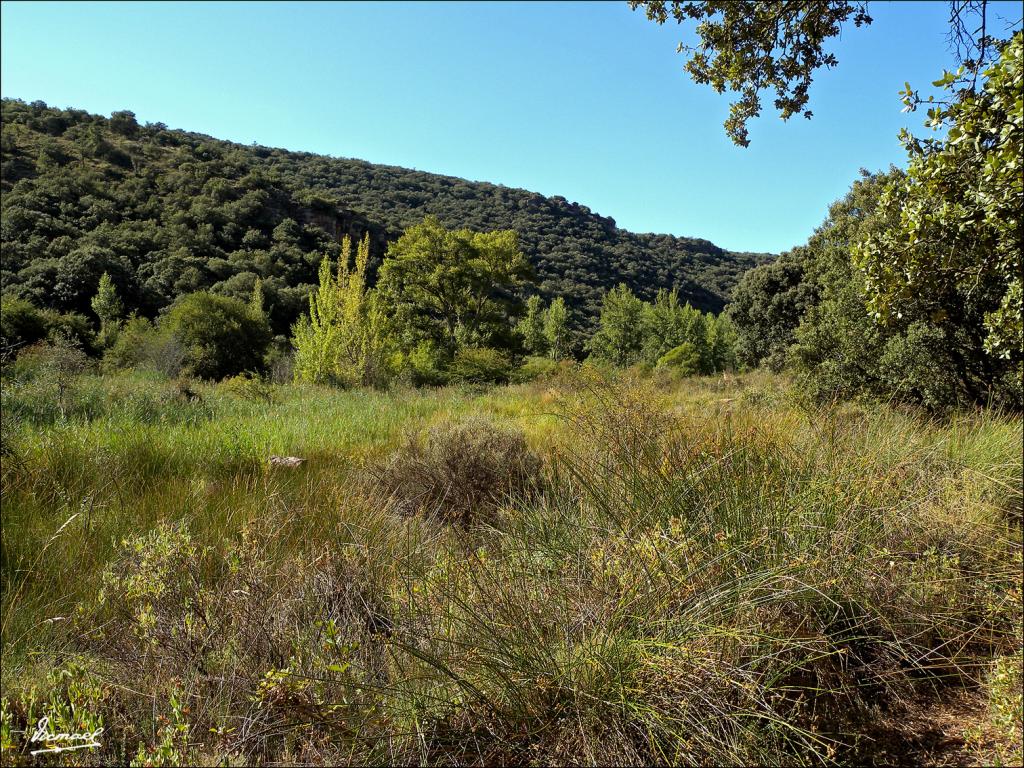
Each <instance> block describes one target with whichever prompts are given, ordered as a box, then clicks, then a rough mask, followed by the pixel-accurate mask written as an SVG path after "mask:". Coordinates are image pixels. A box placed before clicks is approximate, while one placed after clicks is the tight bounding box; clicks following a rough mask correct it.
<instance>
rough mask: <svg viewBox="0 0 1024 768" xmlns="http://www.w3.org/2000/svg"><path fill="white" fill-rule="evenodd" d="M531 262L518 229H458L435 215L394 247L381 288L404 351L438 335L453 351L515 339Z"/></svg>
mask: <svg viewBox="0 0 1024 768" xmlns="http://www.w3.org/2000/svg"><path fill="white" fill-rule="evenodd" d="M527 267H528V263H527V261H526V259H525V257H524V256H523V254H522V252H521V251H520V250H519V239H518V236H517V235H516V233H515V232H513V231H511V230H501V231H497V232H487V233H480V232H472V231H471V230H468V229H461V230H455V231H452V230H448V229H445V228H444V227H443V226H442V225H441V223H440V222H439V221H438V220H437V219H436V218H434V217H428V218H427V219H426V220H425V221H423V223H421V224H418V225H416V226H414V227H411V228H410V229H408V230H407V231H406V232H405V233H404V234H403V235H402V236H401V237H400V238H399V239H398V240H397V241H395V242H394V243H392V244H391V246H390V247H389V248H388V252H387V255H386V256H385V258H384V262H383V264H382V265H381V268H380V273H379V279H378V284H377V288H378V291H379V292H380V295H381V298H382V299H383V301H384V305H385V306H386V307H387V308H388V311H389V313H391V316H392V319H393V321H394V326H395V328H396V330H397V331H398V335H399V339H400V344H401V347H402V348H403V349H404V350H411V349H413V348H415V347H416V346H417V345H418V344H419V343H420V342H422V341H431V342H433V343H434V344H435V345H436V346H437V347H438V348H439V349H442V350H445V351H446V352H447V354H448V355H449V356H451V355H454V353H455V351H456V350H457V349H458V348H459V347H460V346H476V347H493V348H501V347H504V346H507V345H508V343H509V341H510V340H509V339H508V338H507V336H508V330H509V328H510V327H511V321H512V318H513V317H514V315H515V312H516V309H517V307H518V304H519V301H518V299H517V298H516V291H517V290H518V289H519V288H520V286H521V284H522V280H523V278H524V277H525V275H526V270H527Z"/></svg>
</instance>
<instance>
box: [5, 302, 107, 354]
mask: <svg viewBox="0 0 1024 768" xmlns="http://www.w3.org/2000/svg"><path fill="white" fill-rule="evenodd" d="M58 337H63V338H68V339H72V340H74V342H75V345H76V346H77V347H79V348H80V349H82V350H83V351H85V352H86V353H92V352H94V351H95V342H96V334H95V333H93V330H92V326H90V325H89V321H88V320H87V319H86V318H85V317H84V316H82V315H79V314H75V313H70V314H61V313H60V312H55V311H54V310H52V309H37V308H36V307H35V306H34V305H33V304H32V303H31V302H28V301H26V300H24V299H19V298H17V297H13V296H5V297H4V298H3V300H2V302H0V351H2V352H3V353H4V354H8V355H9V354H11V353H13V352H15V351H16V350H17V349H19V348H24V347H27V346H28V345H30V344H34V343H35V342H37V341H42V340H43V339H50V340H54V339H57V338H58Z"/></svg>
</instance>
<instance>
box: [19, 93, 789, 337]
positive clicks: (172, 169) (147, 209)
mask: <svg viewBox="0 0 1024 768" xmlns="http://www.w3.org/2000/svg"><path fill="white" fill-rule="evenodd" d="M2 120H3V132H2V174H0V189H2V207H3V227H2V249H3V250H2V254H3V258H2V264H0V283H2V289H3V291H4V292H5V293H14V294H17V295H22V296H25V297H26V298H29V299H31V300H32V301H34V302H35V303H37V304H39V305H41V306H50V307H53V308H55V309H60V310H63V311H79V312H88V310H89V299H90V298H91V296H92V295H93V293H94V291H95V287H96V283H97V282H98V280H99V276H100V275H101V274H102V273H103V272H104V271H107V272H110V274H111V275H112V277H113V278H114V281H115V283H116V284H117V286H118V289H119V291H120V292H121V293H122V295H123V296H124V297H125V300H126V303H127V305H128V307H129V309H131V310H136V311H139V312H140V313H142V314H148V315H153V314H155V313H156V312H157V311H159V310H160V309H161V308H162V307H164V306H166V305H168V304H169V303H171V302H172V301H173V300H174V299H175V298H176V297H177V296H178V295H180V294H182V293H186V292H190V291H194V290H203V289H211V290H213V291H215V292H218V293H223V294H226V295H237V296H242V297H244V296H248V295H249V294H250V293H251V291H252V286H253V284H254V282H255V280H256V277H257V276H259V277H260V278H262V280H263V285H264V291H265V293H266V295H267V298H268V303H269V305H270V306H271V318H272V321H273V324H274V326H275V329H276V330H277V331H278V332H281V333H285V332H287V329H288V327H289V326H290V324H291V323H292V322H293V321H294V320H295V318H296V317H297V316H298V313H299V312H301V311H302V310H303V308H304V306H305V296H306V295H307V294H308V291H309V289H310V286H311V285H312V284H313V283H314V282H315V281H316V269H317V266H318V264H319V261H320V259H321V257H322V254H324V253H331V254H332V255H333V254H336V253H337V250H338V246H337V243H338V241H339V240H340V238H341V237H343V236H344V235H346V234H350V235H353V236H356V237H359V236H361V235H362V234H363V233H364V232H367V231H369V232H370V233H371V236H372V240H373V249H372V250H373V254H374V259H375V261H377V262H379V259H380V258H381V256H382V255H383V251H384V249H385V247H386V244H387V243H388V242H389V241H390V240H392V239H394V238H396V237H397V236H398V235H400V234H401V232H402V231H403V230H404V229H405V228H407V227H408V226H410V225H412V224H415V223H417V222H419V221H421V220H422V219H423V217H424V216H426V215H428V214H431V215H434V216H437V217H438V218H439V219H440V220H441V222H442V223H443V224H445V225H446V226H448V227H468V228H470V229H474V230H481V231H484V230H493V229H514V230H516V231H517V232H518V233H519V236H520V241H521V243H522V248H523V251H524V253H525V254H526V255H527V256H528V257H529V259H530V263H531V264H532V265H533V268H534V271H535V274H536V279H537V289H538V290H539V292H540V293H541V294H542V295H543V296H544V298H545V299H546V300H550V299H551V298H553V297H555V296H562V297H564V298H565V300H566V301H567V303H568V304H569V305H570V307H571V308H572V309H573V310H574V313H575V320H576V323H575V324H576V325H577V327H580V328H583V327H588V326H591V325H592V324H593V322H594V320H595V319H596V317H597V313H598V310H599V306H600V299H601V294H602V293H603V292H604V291H605V290H607V289H608V288H610V287H613V286H614V285H616V284H618V283H620V282H624V283H626V284H627V285H629V286H630V288H632V290H633V291H634V292H635V293H636V294H637V295H639V296H641V297H643V298H651V297H652V296H653V295H654V294H655V293H656V292H657V290H658V289H660V288H673V287H675V288H678V289H679V291H680V294H681V296H682V297H683V298H684V299H685V300H688V301H690V302H691V303H692V304H693V305H694V306H696V307H699V308H700V309H703V310H710V311H716V312H717V311H719V310H720V309H721V308H722V307H723V306H724V304H725V301H726V299H727V296H728V292H729V290H730V289H731V288H732V286H733V285H734V284H735V283H736V281H737V279H738V277H739V275H740V274H741V273H742V272H744V271H745V270H747V269H749V268H750V267H752V266H755V265H756V264H758V263H762V262H763V261H765V260H767V259H769V258H771V257H770V256H769V255H767V254H750V253H734V252H729V251H726V250H724V249H722V248H719V247H718V246H716V245H714V244H713V243H711V242H709V241H707V240H702V239H696V238H685V237H675V236H672V235H657V234H636V233H632V232H628V231H626V230H623V229H620V228H619V227H617V226H616V224H615V220H614V219H612V218H609V217H603V216H599V215H597V214H595V213H593V212H592V211H591V210H590V209H589V208H587V207H586V206H584V205H579V204H577V203H571V202H569V201H568V200H566V199H565V198H564V197H559V196H555V197H545V196H543V195H540V194H537V193H534V192H529V191H527V190H522V189H512V188H509V187H504V186H500V185H495V184H490V183H487V182H471V181H466V180H464V179H460V178H456V177H451V176H441V175H438V174H432V173H425V172H422V171H413V170H409V169H406V168H399V167H396V166H390V165H377V164H374V163H369V162H366V161H362V160H352V159H344V158H333V157H326V156H323V155H316V154H312V153H308V152H292V151H287V150H283V149H271V148H268V147H262V146H256V145H253V146H246V145H242V144H237V143H233V142H228V141H222V140H219V139H214V138H211V137H209V136H204V135H202V134H197V133H189V132H186V131H180V130H170V129H168V128H167V127H166V126H165V125H163V124H161V123H156V124H147V125H145V126H141V125H139V124H138V123H137V122H136V120H135V116H134V115H133V114H132V113H131V112H115V113H113V114H112V115H111V117H110V118H106V117H102V116H99V115H93V114H90V113H88V112H85V111H82V110H76V109H66V110H60V109H55V108H50V107H47V106H46V105H45V104H44V103H42V102H32V103H31V104H26V103H25V102H23V101H19V100H13V99H4V100H3V105H2Z"/></svg>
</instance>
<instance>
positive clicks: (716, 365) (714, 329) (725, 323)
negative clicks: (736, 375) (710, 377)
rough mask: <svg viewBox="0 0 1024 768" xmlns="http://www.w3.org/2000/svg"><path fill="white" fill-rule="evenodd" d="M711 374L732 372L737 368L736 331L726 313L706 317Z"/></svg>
mask: <svg viewBox="0 0 1024 768" xmlns="http://www.w3.org/2000/svg"><path fill="white" fill-rule="evenodd" d="M705 324H706V327H707V350H708V358H709V366H708V367H709V369H710V370H709V371H708V372H709V373H716V372H718V371H727V370H732V369H734V368H735V367H736V329H735V328H734V327H733V324H732V321H731V320H729V316H728V315H726V314H725V313H724V312H723V313H722V314H720V315H718V316H717V317H715V316H713V315H707V316H706V317H705Z"/></svg>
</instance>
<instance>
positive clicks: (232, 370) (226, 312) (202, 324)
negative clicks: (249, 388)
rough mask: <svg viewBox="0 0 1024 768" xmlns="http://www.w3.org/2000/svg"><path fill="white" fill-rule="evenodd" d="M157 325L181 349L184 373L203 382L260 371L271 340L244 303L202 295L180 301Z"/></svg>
mask: <svg viewBox="0 0 1024 768" xmlns="http://www.w3.org/2000/svg"><path fill="white" fill-rule="evenodd" d="M161 325H162V327H163V329H164V330H166V331H167V332H168V333H170V334H171V335H172V336H173V337H174V339H175V340H176V341H177V342H178V344H180V346H181V349H182V353H183V370H184V372H185V373H188V374H189V375H192V376H198V377H199V378H203V379H222V378H225V377H227V376H234V375H236V374H239V373H244V372H247V371H250V372H258V371H261V370H262V368H263V356H264V354H265V353H266V351H267V346H268V345H269V343H270V338H271V335H270V326H269V325H268V324H267V321H266V318H264V317H258V316H256V315H255V314H254V313H253V312H252V310H251V309H250V308H249V307H248V306H247V305H246V304H245V303H244V302H242V301H239V300H238V299H231V298H228V297H226V296H217V295H215V294H212V293H206V292H200V293H193V294H190V295H188V296H185V297H183V298H182V299H180V300H179V301H178V302H177V303H176V304H175V305H174V307H172V308H171V310H170V312H169V313H168V314H167V317H166V318H165V319H164V321H163V322H162V324H161Z"/></svg>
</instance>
